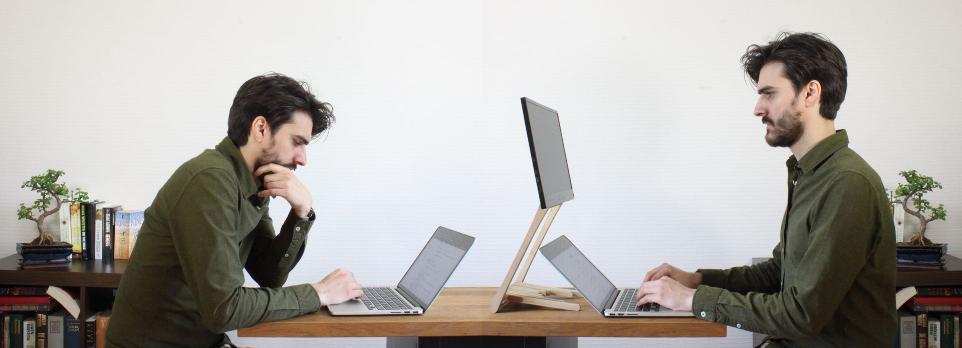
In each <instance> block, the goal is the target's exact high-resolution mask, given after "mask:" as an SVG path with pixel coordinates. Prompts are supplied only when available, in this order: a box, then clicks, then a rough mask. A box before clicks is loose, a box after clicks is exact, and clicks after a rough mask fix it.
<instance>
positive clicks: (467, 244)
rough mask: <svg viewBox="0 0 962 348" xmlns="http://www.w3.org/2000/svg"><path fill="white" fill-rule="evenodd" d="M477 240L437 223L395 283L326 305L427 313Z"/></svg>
mask: <svg viewBox="0 0 962 348" xmlns="http://www.w3.org/2000/svg"><path fill="white" fill-rule="evenodd" d="M472 244H474V237H471V236H469V235H466V234H463V233H459V232H456V231H453V230H449V229H447V228H444V227H438V229H437V231H434V235H433V236H431V239H429V240H428V243H427V244H426V245H424V249H421V253H420V254H418V257H417V258H415V259H414V263H412V264H411V267H410V268H408V271H407V272H406V273H404V277H402V278H401V281H400V282H399V283H398V284H397V286H396V287H365V288H362V290H363V291H364V295H363V296H361V298H360V299H359V300H351V301H347V302H344V303H341V304H336V305H331V306H327V310H328V311H330V312H331V315H411V314H424V311H426V310H427V309H428V307H430V306H431V304H433V303H434V300H436V299H437V298H438V294H440V293H441V289H442V288H444V284H445V283H447V282H448V278H451V274H453V273H454V269H455V268H457V267H458V264H459V263H461V259H463V258H464V255H465V254H467V253H468V249H470V248H471V245H472Z"/></svg>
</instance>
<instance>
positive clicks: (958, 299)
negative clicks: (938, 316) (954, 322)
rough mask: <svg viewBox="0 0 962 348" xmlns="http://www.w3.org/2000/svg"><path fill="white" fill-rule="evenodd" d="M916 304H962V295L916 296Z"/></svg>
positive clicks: (914, 301) (914, 302)
mask: <svg viewBox="0 0 962 348" xmlns="http://www.w3.org/2000/svg"><path fill="white" fill-rule="evenodd" d="M912 304H916V305H929V304H935V305H962V296H933V297H929V296H916V297H915V298H913V299H912Z"/></svg>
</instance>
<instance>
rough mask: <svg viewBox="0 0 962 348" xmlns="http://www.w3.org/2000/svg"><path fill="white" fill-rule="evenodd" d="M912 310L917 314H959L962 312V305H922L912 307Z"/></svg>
mask: <svg viewBox="0 0 962 348" xmlns="http://www.w3.org/2000/svg"><path fill="white" fill-rule="evenodd" d="M912 310H913V311H915V312H916V313H941V312H945V313H959V312H962V305H952V304H921V305H912Z"/></svg>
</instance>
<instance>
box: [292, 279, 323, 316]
mask: <svg viewBox="0 0 962 348" xmlns="http://www.w3.org/2000/svg"><path fill="white" fill-rule="evenodd" d="M291 288H292V289H294V294H296V296H297V305H298V307H299V308H300V310H301V313H302V314H307V313H314V312H317V311H318V310H320V309H321V300H320V299H319V298H318V297H317V291H316V290H314V286H312V285H311V284H300V285H294V286H292V287H291Z"/></svg>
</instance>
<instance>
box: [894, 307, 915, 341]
mask: <svg viewBox="0 0 962 348" xmlns="http://www.w3.org/2000/svg"><path fill="white" fill-rule="evenodd" d="M915 319H916V317H915V314H912V313H906V312H901V313H899V335H898V343H899V345H898V347H900V348H909V347H915V327H916V325H917V324H916V322H915Z"/></svg>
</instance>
